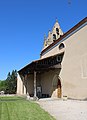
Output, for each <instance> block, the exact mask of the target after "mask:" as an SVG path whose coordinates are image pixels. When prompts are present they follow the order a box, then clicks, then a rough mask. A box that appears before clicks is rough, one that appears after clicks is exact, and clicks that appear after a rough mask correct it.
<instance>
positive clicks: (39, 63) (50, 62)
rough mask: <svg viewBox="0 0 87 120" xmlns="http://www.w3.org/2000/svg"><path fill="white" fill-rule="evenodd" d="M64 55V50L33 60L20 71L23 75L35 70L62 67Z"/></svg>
mask: <svg viewBox="0 0 87 120" xmlns="http://www.w3.org/2000/svg"><path fill="white" fill-rule="evenodd" d="M63 55H64V52H63V53H61V54H56V55H54V56H50V57H47V58H44V59H40V60H36V61H33V62H31V63H30V64H28V65H27V66H25V67H24V68H22V69H21V70H19V71H18V72H19V73H20V74H22V75H25V74H29V73H34V71H36V72H43V71H46V70H50V69H59V68H61V62H62V58H63Z"/></svg>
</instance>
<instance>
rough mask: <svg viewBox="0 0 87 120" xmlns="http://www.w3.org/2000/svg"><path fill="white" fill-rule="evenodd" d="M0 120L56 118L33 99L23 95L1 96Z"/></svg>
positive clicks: (48, 119) (45, 119) (46, 119)
mask: <svg viewBox="0 0 87 120" xmlns="http://www.w3.org/2000/svg"><path fill="white" fill-rule="evenodd" d="M0 120H55V119H54V118H53V117H51V116H50V115H49V114H48V113H47V112H45V111H44V110H43V109H41V108H40V106H39V105H38V104H36V103H35V102H33V101H27V100H25V99H24V98H22V97H17V96H12V97H11V96H9V97H7V96H4V97H0Z"/></svg>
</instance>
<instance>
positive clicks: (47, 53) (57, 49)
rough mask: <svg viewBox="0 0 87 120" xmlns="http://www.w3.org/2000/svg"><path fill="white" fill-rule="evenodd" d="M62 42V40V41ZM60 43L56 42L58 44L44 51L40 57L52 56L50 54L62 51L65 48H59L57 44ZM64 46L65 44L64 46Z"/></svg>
mask: <svg viewBox="0 0 87 120" xmlns="http://www.w3.org/2000/svg"><path fill="white" fill-rule="evenodd" d="M62 43H63V44H64V41H63V42H62ZM60 44H61V42H59V43H58V45H56V46H55V47H53V48H51V49H50V50H48V51H46V52H45V53H44V54H43V55H42V56H41V59H42V58H46V57H49V56H52V55H55V54H59V53H61V52H64V51H65V48H63V49H61V50H59V45H60ZM65 47H66V46H65Z"/></svg>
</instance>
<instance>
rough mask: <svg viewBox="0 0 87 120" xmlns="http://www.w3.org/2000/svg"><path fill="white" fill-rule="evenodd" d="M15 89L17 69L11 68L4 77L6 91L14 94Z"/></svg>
mask: <svg viewBox="0 0 87 120" xmlns="http://www.w3.org/2000/svg"><path fill="white" fill-rule="evenodd" d="M16 89H17V71H16V70H13V71H12V73H10V72H9V73H8V75H7V79H6V91H5V92H6V93H9V94H15V93H16Z"/></svg>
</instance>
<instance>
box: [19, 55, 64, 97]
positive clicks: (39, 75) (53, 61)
mask: <svg viewBox="0 0 87 120" xmlns="http://www.w3.org/2000/svg"><path fill="white" fill-rule="evenodd" d="M63 55H64V53H61V54H56V55H54V56H50V57H47V58H44V59H40V60H36V61H33V62H31V63H30V64H28V65H27V66H25V67H24V68H22V69H21V70H19V71H18V81H17V84H18V85H17V86H18V88H17V94H21V95H29V96H30V97H35V98H36V97H38V98H45V97H51V96H52V93H53V90H54V89H55V88H56V87H57V85H56V87H55V85H54V87H53V85H52V84H54V83H53V79H54V75H55V74H56V75H57V76H59V73H60V70H61V62H62V59H63Z"/></svg>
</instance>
